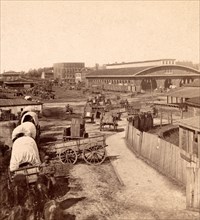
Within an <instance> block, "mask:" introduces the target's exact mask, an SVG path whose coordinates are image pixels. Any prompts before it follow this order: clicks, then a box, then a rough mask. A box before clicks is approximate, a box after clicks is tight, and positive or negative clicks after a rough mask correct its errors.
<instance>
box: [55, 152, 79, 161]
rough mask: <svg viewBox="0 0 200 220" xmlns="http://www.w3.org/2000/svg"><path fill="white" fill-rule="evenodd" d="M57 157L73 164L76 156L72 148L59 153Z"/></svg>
mask: <svg viewBox="0 0 200 220" xmlns="http://www.w3.org/2000/svg"><path fill="white" fill-rule="evenodd" d="M59 158H60V161H61V162H62V163H72V164H75V163H76V161H77V158H78V156H77V153H76V151H74V150H73V149H67V150H66V151H64V152H62V153H60V155H59Z"/></svg>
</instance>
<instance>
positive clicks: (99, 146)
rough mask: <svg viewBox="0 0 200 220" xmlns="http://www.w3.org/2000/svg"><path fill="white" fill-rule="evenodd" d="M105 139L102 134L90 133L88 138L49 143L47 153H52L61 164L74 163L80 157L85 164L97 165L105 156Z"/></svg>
mask: <svg viewBox="0 0 200 220" xmlns="http://www.w3.org/2000/svg"><path fill="white" fill-rule="evenodd" d="M106 146H107V145H106V141H105V136H104V135H102V134H91V135H90V137H88V138H81V137H80V138H79V139H76V140H71V141H67V142H61V143H56V144H53V145H51V146H50V147H49V148H48V149H47V153H48V154H49V155H54V159H58V160H59V161H60V162H62V163H63V164H65V163H71V164H75V163H76V162H77V159H78V158H79V157H82V158H83V159H84V161H85V162H86V163H87V164H93V165H98V164H101V163H102V162H103V161H104V160H105V158H106V149H105V147H106Z"/></svg>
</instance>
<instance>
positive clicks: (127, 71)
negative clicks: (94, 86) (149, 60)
mask: <svg viewBox="0 0 200 220" xmlns="http://www.w3.org/2000/svg"><path fill="white" fill-rule="evenodd" d="M151 67H153V66H143V67H130V68H119V69H103V70H96V71H93V72H91V73H89V74H87V76H86V78H87V77H92V76H95V77H96V76H110V75H113V76H123V75H130V76H133V75H136V74H137V73H139V72H140V71H143V70H145V69H149V68H151Z"/></svg>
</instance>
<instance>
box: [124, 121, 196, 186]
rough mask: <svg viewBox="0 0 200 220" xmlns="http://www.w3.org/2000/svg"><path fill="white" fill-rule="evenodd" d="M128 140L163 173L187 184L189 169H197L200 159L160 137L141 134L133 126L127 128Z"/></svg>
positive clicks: (130, 144) (135, 150)
mask: <svg viewBox="0 0 200 220" xmlns="http://www.w3.org/2000/svg"><path fill="white" fill-rule="evenodd" d="M126 140H127V142H128V144H129V146H130V148H131V149H133V150H134V152H137V153H138V154H139V155H140V156H142V157H143V158H144V159H146V160H147V161H148V162H149V163H151V164H152V165H153V166H154V167H155V168H156V169H158V170H159V171H161V172H162V173H164V174H166V175H168V176H170V177H172V178H174V179H176V180H178V181H179V182H181V183H182V184H184V185H186V183H187V169H186V168H187V167H197V166H198V158H196V157H195V156H194V155H191V154H189V153H187V152H186V151H184V150H182V149H180V148H179V147H178V146H176V145H173V144H171V143H169V142H167V141H165V140H163V139H161V138H159V137H158V136H156V135H154V134H150V133H146V132H143V133H142V132H140V131H139V130H138V129H136V128H135V127H133V126H132V124H131V123H129V124H128V126H127V131H126Z"/></svg>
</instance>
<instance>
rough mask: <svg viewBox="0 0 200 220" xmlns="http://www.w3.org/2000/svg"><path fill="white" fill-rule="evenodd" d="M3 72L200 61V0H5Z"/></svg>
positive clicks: (2, 6) (1, 67)
mask: <svg viewBox="0 0 200 220" xmlns="http://www.w3.org/2000/svg"><path fill="white" fill-rule="evenodd" d="M0 18H1V26H0V27H1V29H0V31H1V48H0V49H1V54H0V55H1V56H0V70H1V73H2V72H3V71H9V70H14V71H28V70H29V69H34V68H40V67H50V66H53V63H57V62H84V63H85V65H86V66H87V67H91V66H94V65H95V64H96V63H98V64H100V65H102V64H107V63H114V62H134V61H143V60H152V59H163V58H173V59H176V60H179V61H192V62H194V63H199V62H200V55H199V53H200V30H199V29H200V1H199V0H196V1H192V0H185V1H181V0H179V1H174V0H171V1H167V0H160V1H150V0H146V1H134V0H132V1H61V0H60V1H53V0H52V1H39V0H37V1H29V0H27V1H14V0H1V15H0Z"/></svg>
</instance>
